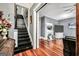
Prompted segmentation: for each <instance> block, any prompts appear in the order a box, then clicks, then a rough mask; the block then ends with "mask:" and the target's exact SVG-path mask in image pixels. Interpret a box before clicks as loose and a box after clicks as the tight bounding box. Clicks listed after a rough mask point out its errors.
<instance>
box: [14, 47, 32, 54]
mask: <svg viewBox="0 0 79 59" xmlns="http://www.w3.org/2000/svg"><path fill="white" fill-rule="evenodd" d="M28 49H32V46H28V47H18V48H15V53H19V52H22V51H24V50H28Z"/></svg>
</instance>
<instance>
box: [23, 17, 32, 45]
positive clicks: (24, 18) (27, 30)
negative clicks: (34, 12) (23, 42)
mask: <svg viewBox="0 0 79 59" xmlns="http://www.w3.org/2000/svg"><path fill="white" fill-rule="evenodd" d="M24 23H25V26H26V28H27V31H28V34H29V37H30V40H31V42H32V45H33V41H32V37H31V34H30V31H29V29H28V26H27V22H26V19H25V17H24Z"/></svg>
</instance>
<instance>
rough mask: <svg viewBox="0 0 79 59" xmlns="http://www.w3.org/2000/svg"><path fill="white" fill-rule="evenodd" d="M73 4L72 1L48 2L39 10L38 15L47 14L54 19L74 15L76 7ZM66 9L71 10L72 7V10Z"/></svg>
mask: <svg viewBox="0 0 79 59" xmlns="http://www.w3.org/2000/svg"><path fill="white" fill-rule="evenodd" d="M73 5H74V4H73V3H48V4H47V5H46V6H44V7H43V8H42V9H41V10H40V11H39V12H40V17H42V16H47V17H50V18H52V19H56V20H61V19H66V18H70V17H75V15H76V7H75V6H73ZM68 9H71V10H72V9H73V11H72V12H70V10H69V11H68V12H67V11H65V10H68Z"/></svg>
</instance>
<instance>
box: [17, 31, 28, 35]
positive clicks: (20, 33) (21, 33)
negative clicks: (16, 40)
mask: <svg viewBox="0 0 79 59" xmlns="http://www.w3.org/2000/svg"><path fill="white" fill-rule="evenodd" d="M23 34H28V32H18V35H23Z"/></svg>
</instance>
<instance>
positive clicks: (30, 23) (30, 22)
mask: <svg viewBox="0 0 79 59" xmlns="http://www.w3.org/2000/svg"><path fill="white" fill-rule="evenodd" d="M31 23H32V16H30V24H31Z"/></svg>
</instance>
